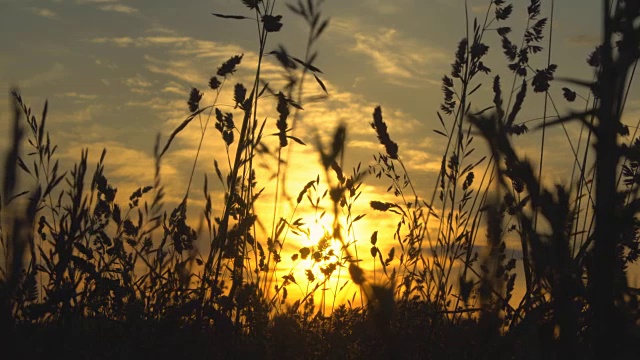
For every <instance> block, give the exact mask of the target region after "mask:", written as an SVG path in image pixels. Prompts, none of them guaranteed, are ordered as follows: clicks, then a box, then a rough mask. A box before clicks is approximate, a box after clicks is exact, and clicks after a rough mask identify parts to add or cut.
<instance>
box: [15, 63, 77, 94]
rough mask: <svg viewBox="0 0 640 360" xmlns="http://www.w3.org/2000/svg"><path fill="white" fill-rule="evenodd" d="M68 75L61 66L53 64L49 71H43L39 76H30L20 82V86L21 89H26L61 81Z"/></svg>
mask: <svg viewBox="0 0 640 360" xmlns="http://www.w3.org/2000/svg"><path fill="white" fill-rule="evenodd" d="M68 74H69V73H68V71H67V70H66V68H65V67H64V65H63V64H61V63H55V64H53V66H52V67H51V68H50V69H49V70H46V71H43V72H41V73H39V74H36V75H33V76H31V77H30V78H27V79H26V80H23V81H21V82H20V86H21V87H23V88H28V87H31V86H34V85H42V84H46V83H49V82H54V81H57V80H60V79H63V78H64V77H66V76H67V75H68Z"/></svg>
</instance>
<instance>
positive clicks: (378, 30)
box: [332, 18, 448, 87]
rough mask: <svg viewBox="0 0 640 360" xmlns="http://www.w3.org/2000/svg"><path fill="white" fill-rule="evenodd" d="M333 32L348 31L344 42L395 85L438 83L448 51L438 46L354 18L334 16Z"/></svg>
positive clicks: (343, 34)
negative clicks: (367, 24)
mask: <svg viewBox="0 0 640 360" xmlns="http://www.w3.org/2000/svg"><path fill="white" fill-rule="evenodd" d="M332 25H333V33H334V36H345V35H346V34H348V35H349V38H348V39H346V40H347V41H346V46H347V47H348V48H349V49H350V51H353V52H355V53H359V54H361V55H364V56H365V57H366V58H367V59H368V61H369V63H370V64H371V65H372V66H373V67H374V68H375V70H376V71H377V72H378V74H380V75H381V76H382V77H383V78H384V80H385V81H387V82H389V83H392V84H394V85H400V86H405V87H416V86H422V85H424V84H423V82H430V83H436V84H437V83H438V78H439V74H440V72H441V68H442V67H443V66H445V65H446V60H447V59H448V55H447V53H446V52H444V51H443V50H441V49H438V48H435V47H430V46H428V45H425V44H424V43H423V42H420V41H417V40H416V39H413V38H412V37H410V36H408V35H407V34H404V33H402V32H400V31H398V30H396V29H393V28H387V27H372V26H365V25H363V24H361V23H360V22H359V21H358V20H353V19H341V18H337V19H334V21H333V23H332Z"/></svg>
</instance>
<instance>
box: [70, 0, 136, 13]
mask: <svg viewBox="0 0 640 360" xmlns="http://www.w3.org/2000/svg"><path fill="white" fill-rule="evenodd" d="M76 4H80V5H84V4H92V5H95V6H97V7H98V9H100V10H102V11H110V12H117V13H122V14H128V15H131V14H135V13H137V12H138V9H136V8H134V7H132V6H128V5H124V4H121V3H120V2H119V1H118V0H76Z"/></svg>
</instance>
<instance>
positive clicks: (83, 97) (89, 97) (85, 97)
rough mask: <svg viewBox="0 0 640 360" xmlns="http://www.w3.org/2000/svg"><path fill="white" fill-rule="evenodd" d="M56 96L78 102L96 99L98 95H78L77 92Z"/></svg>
mask: <svg viewBox="0 0 640 360" xmlns="http://www.w3.org/2000/svg"><path fill="white" fill-rule="evenodd" d="M57 96H59V97H64V98H72V99H75V100H78V101H83V100H93V99H97V98H98V95H90V94H79V93H77V92H66V93H63V94H58V95H57Z"/></svg>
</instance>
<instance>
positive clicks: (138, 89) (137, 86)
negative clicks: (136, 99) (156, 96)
mask: <svg viewBox="0 0 640 360" xmlns="http://www.w3.org/2000/svg"><path fill="white" fill-rule="evenodd" d="M122 83H123V84H125V85H126V86H127V87H128V88H129V89H130V90H131V92H133V93H136V94H146V93H148V92H149V88H150V87H152V86H153V82H151V81H149V80H147V79H145V78H144V77H142V76H141V75H140V74H136V76H134V77H130V78H126V79H124V80H123V81H122Z"/></svg>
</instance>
